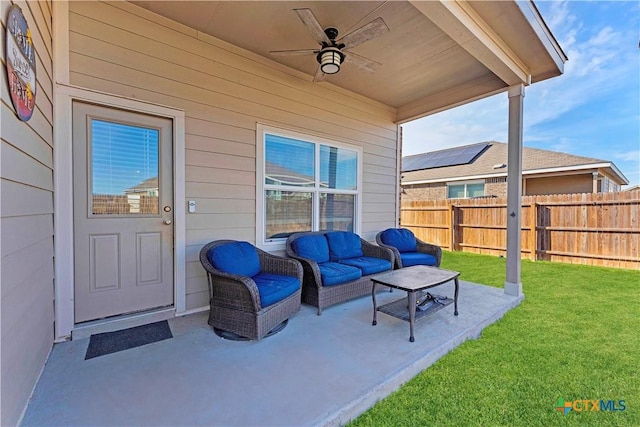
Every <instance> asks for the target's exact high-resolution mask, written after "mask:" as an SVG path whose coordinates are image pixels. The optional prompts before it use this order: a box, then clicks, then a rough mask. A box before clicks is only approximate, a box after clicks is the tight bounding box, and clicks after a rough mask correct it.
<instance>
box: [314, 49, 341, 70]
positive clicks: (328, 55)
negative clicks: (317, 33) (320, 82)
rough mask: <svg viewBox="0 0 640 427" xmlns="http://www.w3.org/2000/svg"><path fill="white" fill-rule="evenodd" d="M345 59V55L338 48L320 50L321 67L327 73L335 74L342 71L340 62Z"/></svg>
mask: <svg viewBox="0 0 640 427" xmlns="http://www.w3.org/2000/svg"><path fill="white" fill-rule="evenodd" d="M343 59H344V55H343V54H342V52H340V50H338V49H336V48H329V49H325V50H323V51H322V52H320V55H319V58H318V62H320V69H321V70H322V72H323V73H325V74H335V73H337V72H338V71H340V64H341V63H342V61H343Z"/></svg>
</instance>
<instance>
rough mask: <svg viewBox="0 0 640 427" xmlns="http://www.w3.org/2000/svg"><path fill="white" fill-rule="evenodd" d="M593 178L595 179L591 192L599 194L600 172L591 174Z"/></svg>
mask: <svg viewBox="0 0 640 427" xmlns="http://www.w3.org/2000/svg"><path fill="white" fill-rule="evenodd" d="M591 176H592V177H593V179H592V182H593V185H592V186H591V187H592V188H591V192H592V193H597V192H598V172H591Z"/></svg>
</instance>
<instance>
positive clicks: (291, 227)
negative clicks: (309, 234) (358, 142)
mask: <svg viewBox="0 0 640 427" xmlns="http://www.w3.org/2000/svg"><path fill="white" fill-rule="evenodd" d="M262 139H263V141H262V144H263V147H262V148H263V149H262V157H263V159H262V160H263V168H262V171H263V172H262V176H259V177H258V183H259V186H261V187H262V198H263V200H262V201H261V202H262V203H259V204H258V205H259V206H260V205H261V206H262V210H263V212H258V215H263V218H262V219H263V221H262V223H261V224H258V228H259V229H260V228H262V230H261V233H260V234H262V240H263V243H273V242H284V241H285V240H286V238H287V237H288V236H289V235H291V234H293V233H296V232H301V231H317V230H344V231H355V230H356V228H357V227H356V213H357V201H358V190H359V189H358V182H359V175H358V174H359V171H360V157H361V152H360V151H359V150H358V149H357V148H355V147H354V148H353V149H352V148H349V147H347V146H342V145H340V146H339V145H337V144H335V145H334V144H333V143H331V142H329V141H325V140H320V139H319V138H314V137H306V136H303V135H295V136H293V135H289V134H279V133H278V132H275V131H264V132H263V134H262Z"/></svg>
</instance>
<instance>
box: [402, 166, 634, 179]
mask: <svg viewBox="0 0 640 427" xmlns="http://www.w3.org/2000/svg"><path fill="white" fill-rule="evenodd" d="M601 168H610V169H611V170H612V171H613V172H614V173H615V174H616V175H617V176H618V178H619V179H620V181H621V183H622V184H625V185H627V184H629V180H628V179H627V177H625V176H624V174H623V173H622V172H621V171H620V169H618V168H617V167H616V165H614V164H613V163H610V162H605V163H591V164H587V165H577V166H558V167H553V168H542V169H529V170H526V171H522V175H523V176H525V175H538V174H550V173H558V172H569V171H580V170H588V169H601ZM506 176H507V172H500V173H492V174H482V175H468V176H463V177H455V178H447V179H442V178H435V179H423V180H417V181H405V182H403V183H402V185H419V184H435V183H440V182H453V181H471V180H474V179H486V178H501V177H506Z"/></svg>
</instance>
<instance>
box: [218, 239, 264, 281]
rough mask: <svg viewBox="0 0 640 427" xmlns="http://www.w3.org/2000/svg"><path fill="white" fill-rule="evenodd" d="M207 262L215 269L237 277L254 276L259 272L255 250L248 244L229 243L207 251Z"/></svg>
mask: <svg viewBox="0 0 640 427" xmlns="http://www.w3.org/2000/svg"><path fill="white" fill-rule="evenodd" d="M207 255H208V256H209V261H210V262H211V264H213V266H214V267H215V268H217V269H218V270H220V271H223V272H225V273H229V274H236V275H239V276H249V277H252V276H255V275H256V274H258V273H259V272H260V259H259V258H258V252H257V251H256V248H255V247H254V246H253V245H252V244H251V243H249V242H229V243H224V244H222V245H220V246H216V247H213V248H211V249H209V253H208V254H207Z"/></svg>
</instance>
